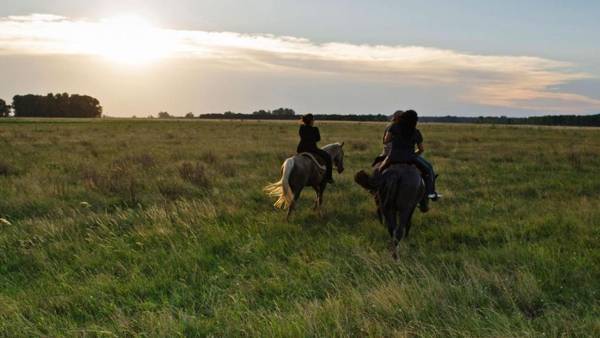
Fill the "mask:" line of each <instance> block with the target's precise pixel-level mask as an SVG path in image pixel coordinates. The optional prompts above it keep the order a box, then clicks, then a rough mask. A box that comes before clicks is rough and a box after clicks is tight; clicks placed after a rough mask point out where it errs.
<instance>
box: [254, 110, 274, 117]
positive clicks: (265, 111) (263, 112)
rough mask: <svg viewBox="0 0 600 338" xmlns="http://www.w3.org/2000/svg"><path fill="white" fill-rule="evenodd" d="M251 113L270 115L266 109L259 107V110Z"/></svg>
mask: <svg viewBox="0 0 600 338" xmlns="http://www.w3.org/2000/svg"><path fill="white" fill-rule="evenodd" d="M252 115H257V116H265V115H271V112H270V111H268V110H264V109H261V110H258V111H255V112H253V113H252Z"/></svg>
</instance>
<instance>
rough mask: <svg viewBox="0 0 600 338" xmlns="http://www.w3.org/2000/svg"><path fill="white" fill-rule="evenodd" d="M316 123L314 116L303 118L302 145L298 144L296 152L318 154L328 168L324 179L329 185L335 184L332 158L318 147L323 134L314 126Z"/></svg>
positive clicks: (301, 127)
mask: <svg viewBox="0 0 600 338" xmlns="http://www.w3.org/2000/svg"><path fill="white" fill-rule="evenodd" d="M314 122H315V118H314V116H313V114H306V115H304V116H302V125H301V126H300V131H299V133H300V143H299V144H298V148H297V149H296V151H297V152H298V154H300V153H304V152H307V153H313V154H316V155H318V156H320V157H321V158H323V160H325V165H326V167H327V172H326V173H325V178H324V179H325V181H326V182H327V183H333V177H332V163H331V156H329V154H328V153H327V152H326V151H325V150H322V149H319V147H317V142H319V141H320V140H321V134H320V133H319V128H317V127H314V126H313V124H314Z"/></svg>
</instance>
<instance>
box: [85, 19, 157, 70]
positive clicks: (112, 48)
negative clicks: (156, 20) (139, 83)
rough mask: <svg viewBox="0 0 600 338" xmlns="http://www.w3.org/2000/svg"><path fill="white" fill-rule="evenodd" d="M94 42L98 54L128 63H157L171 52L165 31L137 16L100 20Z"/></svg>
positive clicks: (118, 61)
mask: <svg viewBox="0 0 600 338" xmlns="http://www.w3.org/2000/svg"><path fill="white" fill-rule="evenodd" d="M93 44H94V46H95V48H94V49H95V50H96V54H97V55H100V56H102V57H105V58H106V59H108V60H111V61H114V62H117V63H121V64H127V65H144V64H148V63H152V62H156V61H158V60H160V59H162V58H164V57H165V56H166V55H167V54H168V41H167V40H166V38H165V36H164V32H163V31H162V30H161V29H159V28H157V27H154V26H153V25H151V24H150V23H149V22H148V21H146V20H144V19H142V18H140V17H138V16H135V15H120V16H115V17H112V18H108V19H104V20H102V21H100V23H99V25H98V32H97V34H96V41H93Z"/></svg>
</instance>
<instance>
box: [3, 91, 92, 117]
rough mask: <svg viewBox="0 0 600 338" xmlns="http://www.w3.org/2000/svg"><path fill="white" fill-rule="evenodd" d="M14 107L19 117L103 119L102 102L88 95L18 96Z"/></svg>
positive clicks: (14, 98) (15, 98) (14, 101)
mask: <svg viewBox="0 0 600 338" xmlns="http://www.w3.org/2000/svg"><path fill="white" fill-rule="evenodd" d="M12 107H13V109H14V113H15V116H17V117H101V116H102V106H100V101H98V99H96V98H93V97H91V96H88V95H78V94H73V95H70V96H69V94H67V93H63V94H52V93H49V94H47V95H45V96H42V95H32V94H28V95H16V96H15V97H13V104H12Z"/></svg>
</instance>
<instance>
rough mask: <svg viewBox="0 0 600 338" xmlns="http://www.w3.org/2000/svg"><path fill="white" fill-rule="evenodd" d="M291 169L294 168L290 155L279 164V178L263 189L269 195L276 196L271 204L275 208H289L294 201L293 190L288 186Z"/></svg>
mask: <svg viewBox="0 0 600 338" xmlns="http://www.w3.org/2000/svg"><path fill="white" fill-rule="evenodd" d="M292 169H294V158H293V157H290V158H288V159H287V160H285V162H283V165H282V166H281V179H280V180H279V181H277V182H275V183H271V184H269V185H267V186H266V187H265V188H264V189H263V190H264V191H265V192H266V193H267V194H268V195H269V196H271V197H276V198H277V200H276V201H275V203H274V204H273V206H274V207H275V208H277V209H286V208H289V207H290V206H291V205H292V202H293V201H294V192H293V191H292V188H291V187H290V175H291V174H292Z"/></svg>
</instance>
